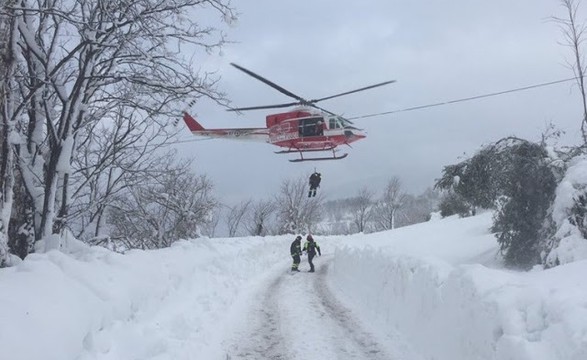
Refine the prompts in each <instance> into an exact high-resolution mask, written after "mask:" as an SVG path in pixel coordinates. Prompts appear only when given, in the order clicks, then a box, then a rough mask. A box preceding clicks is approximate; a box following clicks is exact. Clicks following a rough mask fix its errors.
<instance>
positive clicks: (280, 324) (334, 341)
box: [226, 256, 393, 360]
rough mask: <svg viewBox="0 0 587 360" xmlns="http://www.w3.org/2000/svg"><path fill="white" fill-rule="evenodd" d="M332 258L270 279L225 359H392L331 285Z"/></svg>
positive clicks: (258, 294) (258, 295)
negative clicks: (312, 270) (308, 269)
mask: <svg viewBox="0 0 587 360" xmlns="http://www.w3.org/2000/svg"><path fill="white" fill-rule="evenodd" d="M328 257H329V256H325V257H323V259H324V260H326V259H328ZM329 260H330V259H329ZM329 263H330V261H328V260H326V261H324V263H322V264H319V265H316V270H317V272H316V273H313V274H308V273H306V272H304V271H302V272H301V273H299V274H286V273H283V274H281V275H279V276H278V277H276V278H274V279H272V280H270V281H268V282H267V287H265V288H264V289H263V290H262V291H260V292H259V293H257V294H256V295H255V299H259V300H261V299H262V300H261V301H259V302H256V303H255V302H253V306H251V307H250V308H249V309H248V310H247V311H248V314H247V323H246V329H245V330H244V332H241V333H240V334H239V335H238V336H237V337H236V338H233V340H232V341H231V343H232V344H234V345H232V346H231V349H232V350H231V351H230V355H227V358H226V359H227V360H236V359H239V360H241V359H243V360H244V359H246V360H263V359H271V360H325V359H328V360H330V359H333V360H352V359H357V360H358V359H361V360H363V359H369V360H390V359H393V357H391V356H389V354H388V353H387V352H386V351H384V350H383V347H382V346H381V345H380V344H378V343H377V342H376V341H375V340H374V337H373V335H372V334H370V333H369V332H367V331H366V330H364V329H363V328H362V326H361V324H360V322H359V321H357V319H356V317H355V316H354V315H353V314H352V313H351V311H350V310H348V309H347V308H345V307H344V306H343V305H342V304H341V303H340V302H339V301H338V300H337V299H336V297H335V296H334V294H333V293H332V292H331V291H330V290H329V286H328V284H327V281H326V279H327V277H328V267H329Z"/></svg>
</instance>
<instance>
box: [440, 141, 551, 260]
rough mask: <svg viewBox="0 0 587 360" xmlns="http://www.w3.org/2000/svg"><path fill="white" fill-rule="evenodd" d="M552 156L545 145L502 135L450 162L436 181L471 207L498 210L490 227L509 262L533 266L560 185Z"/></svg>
mask: <svg viewBox="0 0 587 360" xmlns="http://www.w3.org/2000/svg"><path fill="white" fill-rule="evenodd" d="M551 160H552V159H551V158H550V154H549V152H548V151H547V149H546V147H545V146H544V145H543V144H537V143H533V142H530V141H527V140H523V139H519V138H514V137H509V138H504V139H501V140H499V141H497V142H495V143H493V144H490V145H488V146H485V147H484V148H482V149H481V150H480V151H479V152H478V153H477V154H475V155H474V156H473V157H471V158H470V159H467V160H465V161H462V162H460V163H458V164H456V165H450V166H446V167H445V168H444V170H443V176H442V178H441V179H440V180H438V181H437V183H436V186H437V187H438V188H440V189H443V190H449V191H452V192H454V194H455V195H458V196H460V197H461V198H462V199H463V202H462V203H468V204H470V206H471V211H472V212H474V211H475V208H477V207H480V208H493V209H496V210H497V211H496V213H495V217H494V222H493V226H492V230H493V231H494V232H495V235H496V237H497V240H498V242H499V244H500V248H501V250H502V252H503V253H504V256H505V260H506V264H507V265H509V266H511V267H522V268H530V267H532V266H533V265H535V264H537V263H538V262H539V259H540V257H539V253H540V246H539V245H540V238H541V229H542V227H543V224H544V222H545V219H546V217H547V214H548V209H549V207H550V205H551V203H552V201H553V199H554V191H555V188H556V184H557V176H556V174H557V171H558V168H556V167H554V166H553V165H552V161H551ZM455 179H458V181H455ZM445 205H446V204H445ZM462 212H463V211H462V209H461V213H462Z"/></svg>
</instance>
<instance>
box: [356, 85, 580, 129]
mask: <svg viewBox="0 0 587 360" xmlns="http://www.w3.org/2000/svg"><path fill="white" fill-rule="evenodd" d="M574 80H577V78H576V77H573V78H569V79H563V80H556V81H550V82H546V83H541V84H535V85H529V86H524V87H520V88H515V89H510V90H504V91H499V92H494V93H488V94H483V95H476V96H471V97H466V98H461V99H456V100H449V101H443V102H438V103H433V104H427V105H419V106H413V107H409V108H404V109H398V110H392V111H385V112H380V113H376V114H368V115H362V116H355V117H351V118H348V120H356V119H364V118H369V117H375V116H382V115H388V114H395V113H399V112H406V111H413V110H421V109H427V108H431V107H436V106H443V105H450V104H455V103H459V102H465V101H471V100H477V99H482V98H487V97H492V96H498V95H503V94H509V93H513V92H518V91H526V90H530V89H535V88H539V87H544V86H550V85H556V84H560V83H564V82H569V81H574Z"/></svg>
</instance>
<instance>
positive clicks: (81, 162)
mask: <svg viewBox="0 0 587 360" xmlns="http://www.w3.org/2000/svg"><path fill="white" fill-rule="evenodd" d="M104 115H105V116H108V117H109V118H110V119H111V120H112V121H111V124H108V125H105V124H103V123H101V122H97V123H95V126H92V127H87V128H84V129H82V130H83V131H80V134H79V135H78V140H79V141H78V145H77V148H76V152H75V155H76V156H74V157H73V158H72V174H71V183H70V188H71V205H70V210H69V225H68V226H69V227H70V228H71V229H72V230H73V231H74V234H75V235H76V236H77V237H78V238H80V239H86V240H89V239H91V238H93V237H102V235H103V234H102V231H103V227H104V218H105V217H104V213H105V210H106V208H107V206H108V204H109V203H110V201H111V200H112V198H113V197H115V196H116V195H117V194H118V193H119V192H121V191H124V189H125V188H127V187H130V186H134V185H135V184H134V183H133V182H132V181H136V179H138V178H139V177H138V176H126V175H127V174H129V173H134V174H137V173H148V172H149V171H151V169H154V168H158V167H160V166H161V162H163V161H164V162H169V161H171V162H173V159H170V158H169V156H161V155H156V154H158V153H159V152H160V151H158V149H160V148H161V146H162V145H163V144H165V143H166V141H167V140H168V139H169V134H168V133H167V132H165V131H164V130H163V129H162V128H160V127H152V126H150V124H149V123H146V122H143V121H142V120H141V118H140V116H137V111H136V110H135V109H131V108H124V107H117V108H114V109H110V110H109V111H108V112H107V113H106V112H105V113H104Z"/></svg>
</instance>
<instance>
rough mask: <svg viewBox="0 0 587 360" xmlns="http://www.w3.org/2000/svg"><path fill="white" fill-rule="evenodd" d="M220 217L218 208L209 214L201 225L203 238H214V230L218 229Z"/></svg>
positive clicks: (219, 208)
mask: <svg viewBox="0 0 587 360" xmlns="http://www.w3.org/2000/svg"><path fill="white" fill-rule="evenodd" d="M220 217H221V207H220V206H218V207H217V208H216V209H214V210H212V211H211V212H210V214H209V215H208V218H207V219H205V221H204V223H203V224H202V225H201V227H200V229H201V232H202V235H203V236H207V237H209V238H213V237H215V236H216V228H217V227H218V223H219V222H220Z"/></svg>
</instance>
